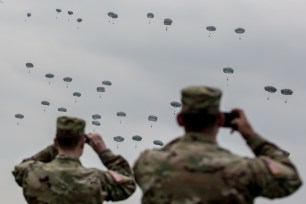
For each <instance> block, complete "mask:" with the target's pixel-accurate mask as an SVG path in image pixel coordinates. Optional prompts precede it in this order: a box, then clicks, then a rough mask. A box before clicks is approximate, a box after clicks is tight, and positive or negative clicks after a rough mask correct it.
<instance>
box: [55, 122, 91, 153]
mask: <svg viewBox="0 0 306 204" xmlns="http://www.w3.org/2000/svg"><path fill="white" fill-rule="evenodd" d="M85 125H86V123H85V121H84V120H82V119H80V118H75V117H66V116H62V117H58V118H57V121H56V136H55V139H54V142H55V145H57V146H58V147H59V148H60V149H61V150H65V151H72V150H75V149H77V148H79V149H83V146H84V140H85V137H84V136H85Z"/></svg>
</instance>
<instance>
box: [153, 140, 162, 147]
mask: <svg viewBox="0 0 306 204" xmlns="http://www.w3.org/2000/svg"><path fill="white" fill-rule="evenodd" d="M153 144H155V145H158V146H163V145H164V143H163V142H162V141H160V140H154V141H153Z"/></svg>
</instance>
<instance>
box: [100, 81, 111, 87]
mask: <svg viewBox="0 0 306 204" xmlns="http://www.w3.org/2000/svg"><path fill="white" fill-rule="evenodd" d="M102 84H103V85H106V86H111V85H112V82H110V81H102Z"/></svg>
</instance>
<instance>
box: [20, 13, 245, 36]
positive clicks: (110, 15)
mask: <svg viewBox="0 0 306 204" xmlns="http://www.w3.org/2000/svg"><path fill="white" fill-rule="evenodd" d="M55 11H56V17H55V18H56V19H59V18H60V16H61V15H63V14H62V13H63V11H62V9H60V8H57V9H55ZM66 13H67V14H68V21H70V17H71V16H72V15H74V12H73V11H66ZM31 16H32V13H30V12H28V13H27V18H30V17H31ZM107 16H108V18H109V20H108V22H109V23H111V24H115V21H116V19H118V18H119V16H118V14H117V13H115V12H112V11H110V12H108V13H107ZM154 18H155V14H154V13H152V12H149V13H147V19H148V23H149V24H151V21H153V19H154ZM76 21H77V22H78V23H81V22H82V21H83V19H82V18H77V19H76ZM25 22H27V19H26V20H25ZM172 23H173V20H172V19H171V18H164V25H165V27H166V31H168V29H169V27H170V26H171V25H172ZM77 29H79V27H77ZM206 30H207V31H208V32H209V35H208V37H211V35H212V32H215V31H216V30H217V29H216V27H215V26H213V25H210V26H206ZM234 32H235V33H237V34H238V35H239V40H241V35H242V34H243V33H245V29H244V28H241V27H239V28H236V29H234Z"/></svg>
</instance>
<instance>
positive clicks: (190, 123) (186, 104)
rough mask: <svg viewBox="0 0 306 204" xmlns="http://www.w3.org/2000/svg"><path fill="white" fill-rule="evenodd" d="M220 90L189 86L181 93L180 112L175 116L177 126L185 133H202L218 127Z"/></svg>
mask: <svg viewBox="0 0 306 204" xmlns="http://www.w3.org/2000/svg"><path fill="white" fill-rule="evenodd" d="M221 96H222V92H221V90H219V89H217V88H213V87H208V86H190V87H186V88H184V89H183V90H182V91H181V101H182V110H181V112H180V113H179V114H178V116H177V121H178V123H179V125H181V126H184V127H185V129H186V130H187V131H202V130H203V129H207V128H211V127H218V126H219V123H221V122H222V121H220V120H221V119H220V115H222V114H220V101H221Z"/></svg>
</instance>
